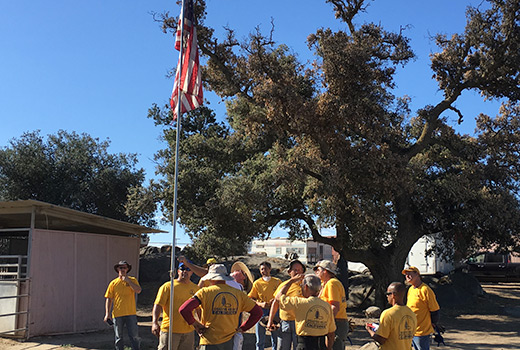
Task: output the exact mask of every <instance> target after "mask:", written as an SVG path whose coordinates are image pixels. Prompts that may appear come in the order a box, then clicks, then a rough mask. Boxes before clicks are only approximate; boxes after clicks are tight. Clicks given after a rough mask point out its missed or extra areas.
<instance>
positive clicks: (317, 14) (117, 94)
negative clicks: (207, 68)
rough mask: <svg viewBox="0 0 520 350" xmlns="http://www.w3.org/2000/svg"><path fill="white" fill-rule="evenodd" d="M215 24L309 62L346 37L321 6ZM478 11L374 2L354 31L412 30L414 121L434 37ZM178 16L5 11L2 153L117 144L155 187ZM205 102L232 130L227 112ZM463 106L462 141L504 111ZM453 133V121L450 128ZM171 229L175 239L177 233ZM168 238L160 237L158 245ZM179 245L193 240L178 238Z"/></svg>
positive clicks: (441, 0) (266, 5) (78, 5)
mask: <svg viewBox="0 0 520 350" xmlns="http://www.w3.org/2000/svg"><path fill="white" fill-rule="evenodd" d="M206 2H207V5H208V16H207V24H209V25H211V26H212V27H214V28H215V29H216V33H217V34H219V33H223V30H222V28H223V27H224V26H230V27H231V28H234V29H236V31H237V37H238V38H244V37H246V36H247V34H248V33H250V32H251V31H252V30H253V29H254V28H255V27H256V26H259V27H260V29H261V30H262V31H263V32H265V33H267V32H268V31H269V30H270V22H271V18H273V20H274V23H275V33H274V39H275V40H276V41H277V42H278V43H284V44H286V45H288V46H289V47H290V48H291V49H292V50H294V52H296V53H298V56H299V58H300V60H301V61H307V60H310V59H312V56H311V53H310V52H309V51H308V49H307V45H306V38H307V36H308V35H309V34H310V33H313V32H314V31H315V30H316V29H317V28H320V27H331V28H333V29H343V28H345V25H344V24H343V23H341V22H339V21H337V20H335V19H334V13H333V11H332V6H331V5H329V4H326V3H325V2H324V1H320V0H299V1H295V0H282V1H279V0H278V1H274V0H263V1H256V0H254V1H253V0H207V1H206ZM470 4H471V5H475V6H476V5H478V4H480V0H479V1H470V0H456V1H453V0H436V1H417V0H392V1H388V0H375V1H372V2H370V5H369V7H368V13H367V14H364V15H362V16H361V17H359V18H358V19H357V23H358V24H360V23H363V22H367V21H373V22H376V23H381V24H383V25H384V26H385V27H386V28H387V29H388V30H394V31H397V30H399V28H400V27H404V26H407V25H408V26H410V27H409V29H407V30H406V32H405V34H407V35H408V36H409V37H410V38H411V45H412V47H413V48H414V50H415V52H416V54H417V60H416V61H414V62H412V63H410V64H409V65H408V66H406V67H405V68H404V69H399V75H398V77H397V84H398V88H397V90H396V94H397V95H404V94H407V95H409V96H410V97H411V98H412V101H413V104H412V107H413V108H414V109H416V108H420V107H423V106H424V105H425V104H435V103H437V102H438V101H440V100H441V99H442V94H440V93H439V92H438V91H437V86H436V84H435V81H433V80H432V79H431V75H432V73H431V70H430V69H429V60H428V56H429V54H430V53H432V52H435V51H436V47H435V45H434V44H433V43H432V42H431V41H430V39H429V37H430V36H431V35H433V34H435V33H438V32H442V33H446V34H452V33H454V32H461V31H462V30H463V28H464V24H465V8H466V6H467V5H470ZM165 11H169V12H170V14H172V15H177V14H178V13H179V11H180V7H179V6H178V5H177V4H176V2H175V1H173V0H171V1H164V0H146V1H137V0H126V1H122V0H104V1H101V0H89V1H85V0H75V1H70V0H69V1H66V0H53V1H43V0H31V1H28V0H16V1H9V0H0V50H1V51H0V52H1V54H0V118H1V126H0V147H4V146H7V145H8V142H9V140H10V139H12V138H17V137H19V136H21V135H22V133H24V132H26V131H33V130H41V133H42V134H43V135H47V134H54V133H56V132H57V131H58V130H59V129H64V130H67V131H76V132H78V133H83V132H85V133H88V134H90V135H92V136H94V137H98V138H100V139H102V140H104V139H107V138H108V139H110V140H111V147H110V151H111V152H114V153H118V152H125V153H137V154H138V156H139V160H140V163H139V166H140V167H143V168H144V169H145V170H146V174H147V177H148V178H152V177H154V176H155V174H154V172H155V167H154V163H153V161H152V159H153V155H154V153H155V152H156V151H157V150H159V149H161V148H163V147H164V145H163V144H162V142H161V141H160V140H159V139H158V137H159V135H160V134H161V130H160V129H159V128H158V127H155V126H154V125H153V122H152V121H151V120H149V119H147V118H146V115H147V110H148V108H149V107H150V106H151V105H152V104H153V103H158V104H159V105H163V104H166V103H167V102H168V98H169V96H170V93H171V89H172V85H173V81H172V80H171V79H168V78H167V77H166V74H167V73H168V71H169V70H171V69H172V68H173V67H175V65H176V63H177V59H178V53H177V52H176V51H175V50H174V49H173V45H174V38H173V37H172V35H171V34H163V33H162V32H161V30H160V25H159V24H158V23H156V22H154V20H153V18H152V15H151V14H150V13H151V12H165ZM205 98H206V99H207V102H208V103H209V104H210V106H211V107H212V108H214V109H216V110H217V112H218V115H219V118H224V112H225V111H224V109H223V105H222V103H220V102H219V100H218V99H217V98H216V97H215V96H214V95H211V94H209V93H206V95H205ZM456 106H457V107H458V108H459V109H460V110H461V111H462V112H463V114H464V116H465V122H464V124H463V125H461V126H458V127H457V130H459V131H460V132H463V133H469V134H471V133H473V129H474V117H475V116H476V115H478V113H480V112H484V113H487V114H490V115H495V114H496V112H497V110H498V104H497V103H485V104H484V103H483V102H482V99H481V98H480V97H479V96H478V95H477V94H474V93H467V94H465V95H464V96H463V98H462V99H460V100H459V101H458V102H457V104H456ZM449 119H450V120H452V121H453V124H455V120H456V119H457V118H456V116H454V115H452V116H449ZM163 229H165V230H168V231H171V226H164V227H163ZM170 237H171V234H159V235H154V236H152V242H156V244H161V243H167V242H171V238H170ZM177 237H178V240H177V241H178V242H179V243H181V244H182V243H187V242H188V240H189V239H188V237H187V236H186V235H184V234H183V232H182V229H179V230H178V236H177Z"/></svg>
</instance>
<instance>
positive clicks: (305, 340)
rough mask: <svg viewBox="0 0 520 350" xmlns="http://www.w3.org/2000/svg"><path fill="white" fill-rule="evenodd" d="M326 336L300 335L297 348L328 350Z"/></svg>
mask: <svg viewBox="0 0 520 350" xmlns="http://www.w3.org/2000/svg"><path fill="white" fill-rule="evenodd" d="M326 349H327V347H326V346H325V336H324V335H322V336H320V337H311V336H301V335H299V336H298V347H297V348H296V350H326Z"/></svg>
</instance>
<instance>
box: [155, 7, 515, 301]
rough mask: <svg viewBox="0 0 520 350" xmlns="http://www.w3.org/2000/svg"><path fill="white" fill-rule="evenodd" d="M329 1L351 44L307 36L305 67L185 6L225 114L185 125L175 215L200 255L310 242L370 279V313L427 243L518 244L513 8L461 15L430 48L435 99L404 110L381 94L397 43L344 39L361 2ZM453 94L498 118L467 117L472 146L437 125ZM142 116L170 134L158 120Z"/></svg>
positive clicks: (359, 31)
mask: <svg viewBox="0 0 520 350" xmlns="http://www.w3.org/2000/svg"><path fill="white" fill-rule="evenodd" d="M327 2H328V3H331V4H332V5H333V7H334V10H335V12H336V17H337V18H338V19H339V20H341V21H344V22H345V23H346V24H347V25H348V28H349V30H348V31H341V30H339V31H332V30H330V29H320V30H318V31H317V32H316V33H314V34H311V35H310V36H309V39H308V42H309V47H310V48H312V49H313V52H314V53H315V58H316V59H315V62H314V64H313V65H312V66H307V65H304V64H302V63H300V62H299V61H298V59H297V58H296V57H295V56H294V55H293V54H291V53H290V51H289V50H288V49H287V47H286V46H284V45H279V46H276V45H275V44H274V42H273V41H272V40H271V38H270V37H269V36H267V37H266V36H264V35H262V34H261V33H259V32H258V31H256V32H254V33H253V34H251V35H250V36H249V38H248V39H247V40H246V41H244V42H239V41H238V40H237V39H236V38H235V36H234V33H233V31H232V30H229V31H228V35H227V36H226V37H225V38H221V39H219V40H218V39H217V38H215V37H214V34H213V30H212V29H211V28H207V27H206V26H205V25H204V18H205V3H204V1H197V6H196V10H197V13H198V14H199V16H198V19H199V20H198V24H197V25H198V28H199V32H198V36H199V43H200V47H201V51H202V54H203V55H204V56H205V57H206V58H207V65H206V66H205V69H204V74H203V80H204V81H205V84H206V87H207V88H208V89H211V90H213V91H214V92H216V93H217V94H218V95H219V96H220V97H222V98H223V99H225V100H226V101H227V114H228V118H227V121H226V122H225V123H218V122H216V119H215V116H214V115H213V114H212V113H211V111H210V110H208V109H206V108H204V109H200V110H197V111H194V112H191V113H189V114H188V115H186V116H185V121H184V124H183V128H184V129H183V133H182V143H181V172H180V192H179V215H180V219H181V222H182V223H183V224H184V225H185V226H186V228H187V229H188V231H189V232H190V233H191V234H192V235H193V237H194V238H197V237H198V238H202V239H201V241H202V242H206V244H209V246H210V247H211V244H212V242H218V241H217V240H213V239H208V237H209V238H211V237H214V238H218V239H219V240H221V241H223V240H225V241H228V242H236V243H237V245H238V246H239V247H243V245H244V244H246V243H247V242H249V240H250V239H251V238H254V237H266V236H269V234H270V233H271V231H272V230H273V228H275V227H277V226H281V227H283V228H286V229H287V230H288V231H289V233H290V234H291V236H292V237H305V236H311V237H312V238H313V239H314V240H316V241H319V242H323V243H326V244H330V245H331V246H333V247H334V249H335V250H337V251H339V252H340V253H341V254H342V256H343V257H345V258H346V259H348V260H350V261H358V262H362V263H364V264H365V265H367V266H368V267H369V269H370V270H371V272H372V274H373V275H374V277H375V281H376V283H377V285H378V287H379V288H378V289H377V290H378V293H379V294H378V299H379V300H382V294H381V291H383V290H384V288H385V287H386V285H387V284H388V283H389V282H390V281H394V280H400V279H401V278H402V276H400V272H401V269H402V267H403V265H404V263H405V259H406V257H407V255H408V252H409V250H410V248H411V247H412V245H413V244H414V243H415V242H416V241H417V240H418V238H420V237H421V236H423V235H425V234H437V235H438V236H439V237H441V238H442V244H440V247H445V248H449V249H455V250H456V251H460V252H468V251H471V250H472V249H476V248H477V247H482V246H484V247H490V246H491V245H492V244H498V246H500V247H505V248H513V247H516V246H518V238H519V229H520V227H519V225H520V206H519V202H518V190H519V183H518V180H519V175H520V173H519V170H520V167H519V166H520V164H519V151H520V106H519V104H518V100H519V97H520V88H519V85H520V76H519V67H520V66H519V65H518V62H520V20H519V18H520V3H519V2H518V1H512V0H491V1H489V3H488V5H489V6H487V7H486V9H484V7H482V9H479V8H468V10H467V25H466V28H465V30H464V32H463V33H461V34H456V35H453V36H451V37H447V36H444V35H438V36H436V37H435V42H436V44H437V45H438V47H439V51H438V52H437V53H434V54H432V55H431V69H432V70H433V77H434V79H436V81H437V83H438V86H439V89H440V91H441V92H442V94H440V97H439V95H435V96H432V97H431V104H429V105H426V106H424V107H423V108H421V109H419V110H417V111H411V110H410V108H409V99H408V98H402V97H396V96H394V95H393V93H392V88H393V87H394V75H395V73H396V67H397V66H399V65H403V66H405V65H406V63H407V62H408V61H409V60H410V59H412V58H413V57H414V54H413V52H412V50H411V48H410V47H409V41H408V39H407V38H406V37H405V36H404V35H403V34H402V33H393V32H389V31H386V30H385V29H384V28H382V27H381V26H380V25H377V24H364V25H361V26H359V27H357V26H356V25H355V24H354V22H353V18H354V17H355V16H356V15H357V14H358V13H359V12H360V11H363V10H365V5H366V4H365V3H364V1H363V0H328V1H327ZM163 19H164V28H165V30H167V29H174V28H175V25H176V24H175V23H176V20H175V19H173V18H168V17H167V16H165V17H164V18H163ZM466 90H474V91H478V92H479V93H481V94H482V95H483V96H484V97H485V98H487V99H501V100H502V101H504V103H503V105H502V107H501V109H500V111H499V113H498V115H496V116H487V115H483V114H481V115H479V116H478V118H477V123H476V125H477V131H476V133H475V135H474V136H468V135H461V134H459V133H457V132H456V131H455V129H454V128H453V125H450V124H449V122H448V121H447V118H446V117H445V113H446V112H447V111H455V112H456V113H458V114H459V115H460V117H462V114H461V113H460V111H458V110H457V108H456V107H455V102H456V101H457V99H458V98H459V97H460V96H461V94H462V93H463V92H464V91H466ZM150 116H151V117H153V118H155V120H156V122H157V123H158V124H167V123H169V122H170V121H171V117H170V115H169V114H168V112H167V110H165V109H160V108H158V107H157V106H154V107H153V108H152V109H151V110H150ZM173 134H174V132H170V131H169V129H165V138H166V140H167V141H168V142H169V145H170V148H168V149H166V150H164V151H162V152H160V153H159V154H158V155H157V157H158V160H159V161H161V163H162V164H161V166H160V168H159V171H160V172H162V173H164V174H166V175H168V176H170V175H171V174H172V173H173V164H172V163H171V161H170V160H171V159H172V158H173V157H172V153H171V152H172V151H171V149H172V147H173V145H174V142H175V141H174V138H173V137H174V135H173ZM169 183H170V182H169V181H165V182H164V183H163V186H164V189H165V190H167V191H171V186H170V185H169ZM167 191H165V193H167ZM170 197H171V196H170V195H168V196H166V202H165V208H166V210H169V208H171V204H170V202H171V200H170V199H169V198H170ZM330 231H332V232H333V234H335V237H332V238H331V237H327V236H326V235H325V234H323V235H322V232H327V233H329V232H330Z"/></svg>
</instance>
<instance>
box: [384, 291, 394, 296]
mask: <svg viewBox="0 0 520 350" xmlns="http://www.w3.org/2000/svg"><path fill="white" fill-rule="evenodd" d="M392 294H394V292H386V293H385V295H386V296H389V295H392Z"/></svg>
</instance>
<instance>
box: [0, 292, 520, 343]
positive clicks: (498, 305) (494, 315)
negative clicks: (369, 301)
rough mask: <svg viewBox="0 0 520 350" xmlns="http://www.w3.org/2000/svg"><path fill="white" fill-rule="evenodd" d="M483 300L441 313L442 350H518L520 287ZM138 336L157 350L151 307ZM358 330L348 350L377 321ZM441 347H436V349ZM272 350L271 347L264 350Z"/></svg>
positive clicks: (98, 336) (107, 338) (109, 339)
mask: <svg viewBox="0 0 520 350" xmlns="http://www.w3.org/2000/svg"><path fill="white" fill-rule="evenodd" d="M482 286H483V288H484V290H485V291H486V293H487V296H486V297H485V298H482V300H481V301H480V302H479V303H478V304H477V305H473V306H469V307H468V306H465V307H464V309H459V308H457V307H454V308H450V309H446V308H443V309H442V316H441V321H442V322H441V323H442V324H443V325H444V326H445V327H446V333H445V334H444V339H445V343H446V346H443V345H441V346H440V347H439V348H446V349H464V350H470V349H471V350H474V349H476V350H491V349H492V350H506V349H520V328H519V327H518V325H519V323H520V283H486V284H483V285H482ZM138 316H139V334H140V336H141V338H142V343H141V344H142V349H143V350H152V349H156V346H157V339H156V338H155V337H154V336H153V335H152V334H151V332H150V328H151V307H150V308H148V307H141V308H140V309H139V311H138ZM349 317H351V318H352V319H353V320H354V321H355V323H356V325H358V326H357V327H356V329H355V330H354V332H353V333H352V334H351V335H350V338H351V340H352V343H353V344H352V345H349V346H347V348H346V349H347V350H351V349H352V350H355V349H359V348H360V347H361V346H362V345H363V344H365V343H367V342H368V341H369V340H370V339H369V337H368V334H367V332H366V331H365V330H364V328H363V325H364V323H365V322H368V321H370V322H371V321H374V320H373V319H366V318H364V317H363V314H362V311H361V310H350V315H349ZM244 338H245V342H244V347H243V348H244V350H254V343H255V335H254V331H252V330H251V331H250V332H249V333H247V334H245V337H244ZM435 348H437V345H436V344H434V346H433V347H432V349H435ZM0 349H2V350H51V349H61V350H104V349H106V350H108V349H113V331H112V330H111V329H108V328H107V330H106V331H103V332H96V333H84V334H74V335H62V336H49V337H38V338H33V339H30V340H29V341H26V342H18V341H15V340H10V339H1V338H0ZM266 349H271V348H266Z"/></svg>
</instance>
